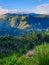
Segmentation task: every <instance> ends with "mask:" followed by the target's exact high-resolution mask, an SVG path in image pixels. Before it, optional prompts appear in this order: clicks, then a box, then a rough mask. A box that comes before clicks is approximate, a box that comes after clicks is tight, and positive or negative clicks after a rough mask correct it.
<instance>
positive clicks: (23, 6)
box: [0, 0, 49, 14]
mask: <svg viewBox="0 0 49 65" xmlns="http://www.w3.org/2000/svg"><path fill="white" fill-rule="evenodd" d="M20 12H21V13H22V12H23V13H39V14H49V0H0V14H6V13H20Z"/></svg>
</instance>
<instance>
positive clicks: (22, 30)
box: [0, 13, 49, 36]
mask: <svg viewBox="0 0 49 65" xmlns="http://www.w3.org/2000/svg"><path fill="white" fill-rule="evenodd" d="M48 27H49V15H45V14H35V13H29V14H15V13H14V14H11V13H7V14H4V15H1V16H0V35H5V34H10V35H15V36H17V35H21V34H26V33H28V32H31V31H33V30H38V31H40V30H44V31H45V30H46V29H47V28H48Z"/></svg>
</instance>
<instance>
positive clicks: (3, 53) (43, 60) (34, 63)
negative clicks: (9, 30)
mask: <svg viewBox="0 0 49 65" xmlns="http://www.w3.org/2000/svg"><path fill="white" fill-rule="evenodd" d="M0 65H49V29H47V30H46V31H43V30H42V31H32V32H30V33H27V34H23V35H21V36H11V35H9V34H5V35H4V36H0Z"/></svg>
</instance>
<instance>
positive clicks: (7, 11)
mask: <svg viewBox="0 0 49 65" xmlns="http://www.w3.org/2000/svg"><path fill="white" fill-rule="evenodd" d="M30 12H31V11H30V10H23V11H20V10H17V9H14V10H9V9H5V8H3V7H2V6H0V15H3V14H6V13H17V14H19V13H22V14H23V13H26V14H27V13H30Z"/></svg>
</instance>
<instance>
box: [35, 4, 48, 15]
mask: <svg viewBox="0 0 49 65" xmlns="http://www.w3.org/2000/svg"><path fill="white" fill-rule="evenodd" d="M36 13H40V14H49V4H42V5H39V6H37V7H36Z"/></svg>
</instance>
